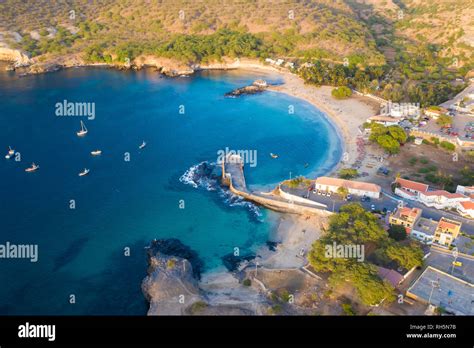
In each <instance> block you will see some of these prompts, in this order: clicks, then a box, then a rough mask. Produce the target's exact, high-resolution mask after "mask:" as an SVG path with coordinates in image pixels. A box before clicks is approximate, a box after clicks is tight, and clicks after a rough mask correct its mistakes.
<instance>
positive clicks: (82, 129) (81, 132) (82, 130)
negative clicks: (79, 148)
mask: <svg viewBox="0 0 474 348" xmlns="http://www.w3.org/2000/svg"><path fill="white" fill-rule="evenodd" d="M76 134H77V136H78V137H83V136H84V135H86V134H87V128H86V125H85V124H84V122H82V121H81V130H80V131H79V132H77V133H76Z"/></svg>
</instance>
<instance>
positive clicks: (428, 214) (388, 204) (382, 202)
mask: <svg viewBox="0 0 474 348" xmlns="http://www.w3.org/2000/svg"><path fill="white" fill-rule="evenodd" d="M285 191H286V192H288V193H291V194H294V195H297V196H300V197H305V198H308V199H311V200H313V201H315V202H318V203H323V204H326V205H327V207H328V210H331V211H335V212H337V211H339V209H340V207H341V206H343V205H344V204H348V203H351V202H357V203H360V204H361V205H362V206H363V207H364V208H365V209H367V210H369V211H370V210H372V206H373V207H374V210H380V211H383V210H384V208H385V209H386V210H387V211H390V212H392V211H394V210H395V209H396V208H397V206H398V205H399V204H400V203H399V202H400V201H402V202H403V206H406V207H410V208H420V209H422V210H423V214H422V216H423V217H424V218H427V219H432V220H436V221H438V220H439V219H441V217H443V216H444V217H446V218H449V219H453V220H457V221H460V222H462V223H463V225H462V228H461V230H462V231H463V232H464V233H466V234H469V235H474V221H473V220H470V219H466V218H463V217H462V216H459V215H457V214H454V213H451V212H448V211H444V210H438V209H434V208H430V207H427V206H425V205H423V204H421V203H419V202H413V201H409V200H405V199H403V198H401V197H397V196H394V195H393V194H392V193H387V192H385V191H383V193H382V198H380V199H371V201H370V202H362V201H361V199H360V197H356V196H352V200H351V201H350V202H348V201H344V200H343V199H342V198H341V197H340V196H339V195H337V194H332V195H331V197H327V196H321V195H318V194H315V193H313V192H312V191H311V192H309V196H308V191H307V189H291V188H288V187H285Z"/></svg>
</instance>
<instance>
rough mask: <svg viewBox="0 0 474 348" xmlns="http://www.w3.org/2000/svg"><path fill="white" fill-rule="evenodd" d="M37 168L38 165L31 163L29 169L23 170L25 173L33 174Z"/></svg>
mask: <svg viewBox="0 0 474 348" xmlns="http://www.w3.org/2000/svg"><path fill="white" fill-rule="evenodd" d="M39 167H40V166H39V165H36V164H35V163H32V164H31V167H29V168H26V169H25V172H27V173H31V172H34V171H36V170H37V169H39Z"/></svg>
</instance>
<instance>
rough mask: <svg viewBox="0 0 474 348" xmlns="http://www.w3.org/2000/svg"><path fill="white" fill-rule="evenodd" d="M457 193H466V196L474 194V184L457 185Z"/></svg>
mask: <svg viewBox="0 0 474 348" xmlns="http://www.w3.org/2000/svg"><path fill="white" fill-rule="evenodd" d="M456 193H460V194H462V195H466V196H471V195H474V186H462V185H458V186H457V187H456ZM472 198H474V197H472Z"/></svg>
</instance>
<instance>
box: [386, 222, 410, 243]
mask: <svg viewBox="0 0 474 348" xmlns="http://www.w3.org/2000/svg"><path fill="white" fill-rule="evenodd" d="M388 236H389V237H390V238H392V239H394V240H396V241H400V240H404V239H406V237H407V231H406V229H405V227H404V226H401V225H390V227H389V229H388Z"/></svg>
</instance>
